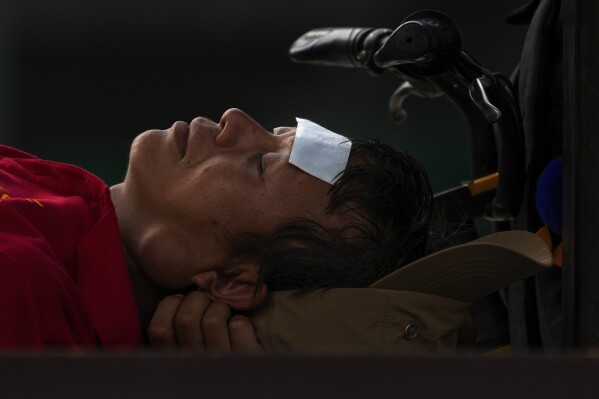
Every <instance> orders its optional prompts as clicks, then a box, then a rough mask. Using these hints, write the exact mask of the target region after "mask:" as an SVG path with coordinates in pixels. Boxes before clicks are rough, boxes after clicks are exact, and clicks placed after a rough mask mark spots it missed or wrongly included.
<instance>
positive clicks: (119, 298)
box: [0, 146, 142, 348]
mask: <svg viewBox="0 0 599 399" xmlns="http://www.w3.org/2000/svg"><path fill="white" fill-rule="evenodd" d="M98 344H100V345H101V346H102V347H104V348H114V347H134V346H139V345H141V344H142V338H141V328H140V321H139V316H138V312H137V308H136V305H135V300H134V297H133V292H132V289H131V283H130V279H129V274H128V272H127V267H126V263H125V257H124V254H123V249H122V244H121V239H120V235H119V229H118V225H117V219H116V214H115V211H114V206H113V204H112V202H111V200H110V191H109V189H108V187H107V186H106V185H105V184H104V183H103V182H102V181H101V180H100V179H98V178H97V177H96V176H94V175H92V174H91V173H88V172H86V171H84V170H83V169H80V168H78V167H76V166H72V165H66V164H61V163H56V162H49V161H44V160H41V159H39V158H36V157H33V156H31V155H28V154H25V153H23V152H20V151H17V150H15V149H12V148H10V147H5V146H0V348H8V347H12V348H17V347H18V348H41V347H47V346H54V347H56V346H59V347H73V346H79V347H81V346H83V347H95V346H97V345H98Z"/></svg>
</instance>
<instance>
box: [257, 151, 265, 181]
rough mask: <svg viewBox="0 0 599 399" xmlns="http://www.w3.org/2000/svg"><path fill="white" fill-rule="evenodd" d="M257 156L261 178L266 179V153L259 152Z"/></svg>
mask: <svg viewBox="0 0 599 399" xmlns="http://www.w3.org/2000/svg"><path fill="white" fill-rule="evenodd" d="M256 158H257V161H256V163H257V164H258V165H257V167H258V175H259V176H260V178H261V179H264V154H258V156H257V157H256Z"/></svg>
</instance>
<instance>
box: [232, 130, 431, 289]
mask: <svg viewBox="0 0 599 399" xmlns="http://www.w3.org/2000/svg"><path fill="white" fill-rule="evenodd" d="M350 160H351V162H350V164H349V166H348V167H347V168H346V170H345V171H344V173H343V175H342V176H341V177H340V178H339V179H338V180H337V182H336V183H335V184H334V185H333V186H332V187H331V191H330V194H331V196H330V200H329V204H328V207H327V210H326V211H327V213H329V214H340V215H341V214H342V215H343V216H344V217H343V220H350V221H349V222H348V223H346V224H345V225H344V226H343V227H342V228H339V229H330V228H325V227H324V226H322V225H321V224H319V223H318V222H316V221H314V220H310V219H307V218H295V219H290V220H285V221H283V223H282V224H281V225H279V227H278V228H277V229H275V231H274V232H272V233H270V234H267V235H256V234H243V235H240V236H238V237H236V238H235V239H234V240H233V242H232V246H231V252H230V254H231V256H232V257H237V256H240V257H248V256H249V257H252V258H253V259H255V260H256V261H257V262H258V265H259V283H266V284H267V285H268V287H269V289H270V290H299V291H309V290H313V289H319V288H334V287H367V286H369V285H370V284H371V283H373V282H374V281H376V280H377V279H379V278H381V277H383V276H385V275H386V274H388V273H390V272H392V271H394V270H396V269H397V268H399V267H401V266H403V265H405V264H407V263H409V262H411V261H413V260H416V259H418V258H420V257H422V256H423V255H425V254H426V252H427V248H428V247H429V245H428V244H429V241H430V240H429V238H430V229H429V225H430V222H431V217H432V212H433V195H432V190H431V186H430V183H429V180H428V175H427V173H426V171H425V169H424V167H423V166H422V165H421V164H420V162H418V161H417V160H416V159H414V158H413V157H411V156H410V155H408V154H406V153H404V152H402V151H398V150H395V149H393V148H392V147H390V146H388V145H386V144H385V143H383V142H382V141H380V140H375V139H354V140H352V149H351V153H350Z"/></svg>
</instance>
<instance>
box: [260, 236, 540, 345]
mask: <svg viewBox="0 0 599 399" xmlns="http://www.w3.org/2000/svg"><path fill="white" fill-rule="evenodd" d="M551 265H552V256H551V252H550V251H549V249H548V248H547V245H546V244H545V243H544V242H543V240H542V239H540V238H539V237H538V236H536V235H534V234H532V233H529V232H525V231H506V232H500V233H494V234H490V235H488V236H485V237H482V238H479V239H477V240H474V241H472V242H470V243H467V244H463V245H458V246H455V247H451V248H448V249H446V250H443V251H439V252H437V253H435V254H432V255H429V256H426V257H424V258H422V259H419V260H416V261H414V262H412V263H410V264H409V265H406V266H403V267H402V268H400V269H398V270H396V271H394V272H392V273H390V274H389V275H387V276H385V277H383V278H381V279H380V280H378V281H376V282H375V283H373V284H372V285H371V286H370V287H369V288H336V289H330V290H326V291H317V292H312V293H308V294H304V295H300V296H297V293H296V292H295V291H279V292H273V293H271V294H270V295H269V302H268V304H267V305H266V306H265V307H263V308H261V309H260V310H258V311H256V312H255V313H254V314H253V315H252V316H251V317H252V321H253V323H254V327H255V328H256V332H257V334H258V339H259V340H260V342H261V343H262V344H263V346H264V348H265V349H266V350H267V351H268V352H271V353H284V352H290V351H294V352H318V353H327V352H329V353H340V352H342V353H356V352H376V351H385V352H389V351H401V352H423V351H424V352H431V351H433V352H453V351H455V349H456V345H457V341H458V331H459V330H460V328H461V327H464V329H463V330H462V331H461V333H462V338H463V337H465V336H468V337H471V338H472V337H474V335H473V334H474V332H472V331H467V330H468V328H467V327H469V326H470V327H471V326H472V323H471V320H470V319H469V312H468V311H469V308H470V303H471V302H474V301H476V300H477V299H479V298H481V297H483V296H485V295H488V294H490V293H491V292H494V291H497V290H498V289H500V288H502V287H505V286H506V285H508V284H510V283H513V282H515V281H518V280H521V279H523V278H526V277H528V276H531V275H533V274H535V273H538V272H540V271H543V270H546V269H547V268H549V267H551ZM468 321H470V323H468Z"/></svg>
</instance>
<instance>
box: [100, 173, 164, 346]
mask: <svg viewBox="0 0 599 399" xmlns="http://www.w3.org/2000/svg"><path fill="white" fill-rule="evenodd" d="M121 190H123V185H122V184H118V185H116V186H113V187H111V188H110V196H111V199H112V203H113V204H114V207H115V210H116V214H117V220H118V223H119V230H120V233H121V241H122V242H123V252H124V254H125V260H126V262H127V271H128V272H129V277H130V280H131V289H132V291H133V296H134V297H135V302H136V304H137V310H138V312H139V317H140V322H141V328H142V332H143V334H144V337H145V334H146V331H147V329H148V325H149V323H150V320H151V319H152V316H153V314H154V311H155V310H156V306H157V305H158V302H159V301H160V299H161V290H159V289H158V287H156V286H155V285H154V284H152V283H151V282H150V281H149V280H148V279H147V278H146V276H145V275H144V274H143V272H142V271H141V270H140V268H139V266H138V264H137V262H136V260H135V257H134V256H132V255H131V253H130V250H129V248H128V245H127V239H126V237H127V234H130V233H131V232H128V231H127V229H126V221H127V220H128V217H127V210H126V209H123V208H126V207H125V204H123V203H122V201H121V199H122V197H121V195H122V191H121Z"/></svg>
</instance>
